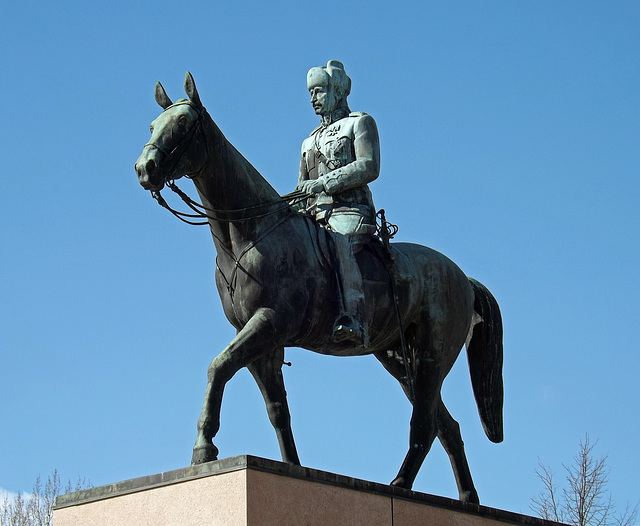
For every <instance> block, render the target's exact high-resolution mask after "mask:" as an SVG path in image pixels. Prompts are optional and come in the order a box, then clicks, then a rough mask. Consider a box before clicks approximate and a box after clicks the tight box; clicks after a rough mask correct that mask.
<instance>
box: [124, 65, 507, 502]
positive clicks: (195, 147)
mask: <svg viewBox="0 0 640 526" xmlns="http://www.w3.org/2000/svg"><path fill="white" fill-rule="evenodd" d="M329 65H331V63H329ZM312 71H313V70H312ZM316 73H317V72H316ZM349 84H350V83H349ZM310 85H311V88H317V87H318V86H321V84H318V83H317V82H315V80H314V79H312V82H311V83H310ZM325 87H326V86H325ZM185 91H186V93H187V95H188V96H189V98H188V99H180V100H178V101H176V102H175V103H172V101H171V100H170V99H169V97H168V96H167V94H166V92H165V90H164V88H163V87H162V86H161V85H160V83H158V84H156V101H157V102H158V104H160V106H162V108H163V109H164V111H163V113H162V114H161V115H160V116H159V117H158V118H157V119H155V120H154V121H153V123H152V133H151V139H150V140H149V142H148V143H147V144H146V145H145V146H144V148H143V151H142V154H141V155H140V157H139V158H138V160H137V162H136V172H137V174H138V178H139V181H140V184H141V185H142V186H143V187H144V188H145V189H147V190H150V191H151V192H152V193H153V194H154V196H155V197H156V198H157V199H158V201H159V202H160V203H161V204H164V200H163V199H162V196H161V195H160V190H162V189H163V188H164V187H165V186H169V187H170V188H172V189H174V190H175V191H177V192H179V190H178V189H177V187H175V185H174V183H173V181H174V180H177V179H179V178H180V177H182V176H185V175H186V176H188V177H189V178H190V179H192V180H193V183H194V185H195V187H196V190H197V192H198V195H199V196H200V199H201V202H202V206H203V208H198V206H197V204H196V203H194V202H193V201H190V200H189V199H188V198H187V197H186V196H184V198H185V201H186V202H187V203H188V204H189V205H190V206H191V207H192V209H193V210H194V212H199V213H194V214H192V215H193V216H198V215H199V216H200V217H204V219H205V220H206V223H207V224H208V225H209V228H210V231H211V234H212V236H213V241H214V244H215V247H216V250H217V254H218V257H217V265H216V273H215V276H216V285H217V288H218V292H219V294H220V298H221V300H222V305H223V308H224V312H225V315H226V317H227V319H228V320H229V322H230V323H231V324H232V325H233V326H234V327H235V328H236V330H237V335H236V337H235V338H234V339H233V340H232V341H231V343H230V344H229V345H228V346H227V347H226V348H225V349H224V350H223V351H222V352H221V353H220V354H219V355H218V356H217V357H216V358H215V359H214V360H213V361H212V362H211V365H210V366H209V370H208V383H207V388H206V393H205V399H204V404H203V407H202V413H201V416H200V419H199V420H198V435H197V439H196V443H195V446H194V448H193V456H192V464H200V463H203V462H208V461H212V460H215V459H216V458H217V455H218V450H217V448H216V447H215V445H214V444H213V441H212V440H213V438H214V437H215V435H216V433H217V432H218V429H219V427H220V407H221V403H222V393H223V390H224V386H225V384H226V383H227V382H228V381H229V380H230V379H231V378H232V377H233V375H234V374H235V373H236V372H237V371H238V370H239V369H241V368H242V367H247V368H248V369H249V371H250V372H251V374H252V375H253V377H254V378H255V380H256V382H257V384H258V386H259V388H260V390H261V392H262V394H263V397H264V400H265V403H266V406H267V411H268V414H269V418H270V420H271V423H272V424H273V426H274V428H275V431H276V435H277V437H278V442H279V445H280V451H281V454H282V459H283V461H285V462H288V463H292V464H300V461H299V459H298V453H297V450H296V446H295V443H294V439H293V433H292V430H291V424H290V415H289V408H288V404H287V398H286V393H285V388H284V382H283V378H282V371H281V367H282V364H283V361H284V348H285V347H301V348H304V349H308V350H311V351H314V352H318V353H322V354H328V355H340V356H356V355H362V354H373V355H374V356H375V357H376V358H377V359H378V360H379V361H380V362H381V363H382V365H383V366H384V367H385V368H386V370H387V371H388V372H389V373H391V374H392V375H393V376H394V377H395V378H396V379H397V380H398V382H399V383H400V385H401V386H402V388H403V389H404V391H405V393H406V394H407V396H408V397H409V399H410V401H411V403H412V404H413V415H412V417H411V427H410V435H409V440H410V443H409V450H408V452H407V454H406V457H405V459H404V462H403V464H402V466H401V468H400V470H399V472H398V475H397V476H396V478H395V479H394V480H393V482H392V483H391V484H392V485H395V486H400V487H404V488H411V486H412V484H413V481H414V479H415V477H416V475H417V473H418V470H419V469H420V466H421V465H422V462H423V461H424V458H425V456H426V455H427V453H428V451H429V449H430V447H431V445H432V443H433V441H434V439H435V437H436V436H437V437H438V438H439V440H440V442H441V443H442V445H443V447H444V448H445V450H446V451H447V453H448V455H449V458H450V459H451V464H452V467H453V471H454V474H455V478H456V482H457V484H458V490H459V498H460V499H461V500H463V501H468V502H478V495H477V492H476V489H475V487H474V484H473V481H472V478H471V473H470V471H469V466H468V464H467V459H466V456H465V452H464V445H463V442H462V438H461V435H460V429H459V426H458V423H457V422H456V421H455V420H454V419H453V418H452V417H451V415H450V414H449V412H448V410H447V408H446V407H445V405H444V403H443V402H442V399H441V397H440V389H441V387H442V383H443V381H444V378H445V377H446V375H447V374H448V373H449V371H450V370H451V367H452V366H453V364H454V362H455V361H456V358H457V357H458V355H459V353H460V351H461V349H462V346H463V345H465V342H466V345H467V356H468V361H469V368H470V373H471V380H472V385H473V389H474V394H475V398H476V402H477V404H478V410H479V413H480V418H481V420H482V424H483V427H484V429H485V432H486V434H487V436H488V438H489V439H490V440H492V441H494V442H500V441H501V440H502V437H503V430H502V402H503V386H502V321H501V315H500V311H499V308H498V305H497V303H496V301H495V299H494V298H493V296H492V295H491V293H490V292H489V291H488V290H487V289H486V287H484V286H483V285H482V284H481V283H479V282H478V281H475V280H473V279H470V278H467V276H465V274H464V273H463V272H462V271H461V270H460V269H459V268H458V267H457V266H456V265H455V264H454V263H453V262H452V261H450V260H449V259H448V258H446V257H445V256H444V255H442V254H440V253H438V252H436V251H435V250H432V249H430V248H427V247H424V246H420V245H415V244H409V243H392V244H391V249H390V250H391V255H392V257H393V260H394V261H395V270H394V272H393V274H394V276H395V277H396V280H395V285H396V286H395V289H396V291H397V308H398V312H399V314H400V318H401V319H402V326H403V327H404V331H403V336H404V340H405V341H406V344H407V351H408V352H407V356H406V358H405V357H403V352H402V344H401V340H402V338H401V335H400V330H399V328H398V327H399V324H398V322H397V319H396V318H395V317H394V315H393V312H394V297H393V294H391V292H390V290H391V287H390V283H389V280H388V279H387V280H386V281H385V279H384V275H385V273H386V268H385V265H384V264H383V256H382V255H383V254H384V251H383V250H382V248H381V246H380V244H379V243H375V242H371V243H368V244H367V245H366V250H361V251H360V252H359V253H358V254H357V259H358V260H360V262H361V265H362V267H361V268H362V269H363V273H364V275H365V278H367V277H370V278H372V279H371V280H370V279H365V280H364V281H363V288H362V295H363V302H362V305H363V307H362V312H359V313H356V314H358V315H359V316H361V319H360V320H358V322H360V323H362V324H363V325H365V326H366V332H367V334H366V336H367V341H366V342H364V341H358V342H354V341H351V340H350V339H349V338H346V339H342V338H339V337H338V338H337V337H336V334H335V331H334V329H335V327H334V324H335V322H336V320H338V319H339V317H340V316H341V315H342V314H344V310H345V309H344V308H343V307H344V306H343V305H341V303H342V297H341V294H340V292H339V288H340V281H341V280H340V279H338V278H337V277H336V269H335V264H332V259H333V256H332V251H331V250H329V248H328V247H330V246H331V244H332V241H333V243H335V238H337V237H339V236H340V235H341V234H340V233H335V232H331V231H330V230H331V229H327V228H323V227H321V226H319V224H318V222H317V220H316V219H317V217H316V218H314V217H310V216H309V215H307V214H301V213H298V212H297V211H296V209H295V208H294V207H293V206H290V205H289V204H288V202H294V203H295V202H301V201H302V200H304V199H307V198H308V195H309V194H312V195H313V197H312V198H311V201H314V200H316V202H317V200H318V199H317V198H316V196H318V197H322V191H324V193H325V194H326V195H328V196H331V191H330V190H329V187H330V183H327V184H324V185H323V186H322V189H323V190H322V191H320V192H318V190H320V188H319V187H316V188H313V187H312V185H313V184H314V183H313V181H316V182H317V181H318V179H320V178H321V176H322V174H320V173H319V175H318V177H317V178H316V179H315V180H314V179H313V178H312V177H308V178H305V173H307V172H308V171H309V170H308V166H307V165H305V166H304V167H301V177H300V185H299V187H298V191H297V192H293V193H292V194H290V195H289V196H288V197H287V198H286V199H283V198H282V197H281V196H279V195H278V193H277V192H276V191H275V190H274V189H273V188H272V187H271V186H270V185H269V183H268V182H267V181H266V180H265V179H264V178H263V177H262V176H261V175H260V174H259V173H258V172H257V170H256V169H255V168H254V167H253V166H251V164H250V163H249V162H248V161H247V160H246V159H245V158H244V157H243V156H242V155H241V154H240V153H239V152H238V151H237V150H236V149H235V148H234V147H233V146H232V145H231V144H230V143H229V142H228V141H227V140H226V138H225V137H224V135H223V134H222V132H221V131H220V130H219V128H218V127H217V126H216V124H215V123H214V122H213V120H212V119H211V117H210V116H209V114H208V113H207V111H206V109H205V108H204V107H203V105H202V102H201V101H200V97H199V95H198V92H197V90H196V86H195V83H194V81H193V77H192V76H191V74H190V73H187V76H186V79H185ZM325 95H326V94H325ZM312 97H313V93H312ZM316 97H317V93H316ZM312 102H313V100H312ZM345 102H346V99H345ZM316 105H317V104H316ZM316 105H314V107H315V106H316ZM318 113H320V112H318ZM320 115H321V117H323V118H324V115H323V114H322V113H320ZM366 120H367V121H368V124H367V123H363V124H364V125H367V126H369V130H370V131H371V130H373V129H374V127H375V123H374V122H373V119H371V120H370V121H369V119H366ZM323 133H326V132H323ZM371 133H372V132H371ZM312 137H313V135H312ZM326 142H327V141H325V142H322V141H321V143H320V144H321V147H320V151H321V152H323V151H326V148H324V147H323V145H326ZM305 143H306V141H305ZM371 144H373V143H372V142H370V143H369V147H368V150H369V151H370V152H373V153H374V155H373V157H375V156H377V155H378V154H377V153H376V152H375V151H374V150H375V148H371ZM305 151H309V150H307V149H306V148H305V146H304V145H303V160H304V161H305V163H306V160H305V159H304V154H305ZM324 155H326V153H325V154H324ZM349 155H353V153H351V154H349ZM356 157H357V156H356ZM375 162H377V157H375ZM329 171H330V170H329ZM329 171H326V172H325V174H327V173H329ZM374 171H375V170H374ZM375 175H376V176H377V171H376V173H375ZM305 181H311V182H308V183H305ZM307 184H308V185H309V186H307ZM365 184H366V183H365ZM360 187H361V186H360ZM326 190H329V191H328V192H327V191H326ZM308 207H309V201H305V202H303V208H308ZM182 218H183V219H186V220H187V221H190V220H191V218H185V216H184V214H183V215H182ZM338 243H339V242H338Z"/></svg>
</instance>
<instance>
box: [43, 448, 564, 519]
mask: <svg viewBox="0 0 640 526" xmlns="http://www.w3.org/2000/svg"><path fill="white" fill-rule="evenodd" d="M53 524H54V526H71V525H73V526H77V525H82V526H93V525H101V526H102V525H108V526H120V525H122V526H124V525H126V526H131V525H135V526H147V525H148V526H151V525H154V526H155V525H163V526H165V525H175V526H188V525H199V526H200V525H225V526H226V525H232V526H236V525H237V526H240V525H250V526H270V525H277V526H287V525H296V526H297V525H304V526H312V525H313V526H315V525H317V526H330V525H353V526H356V525H363V526H365V525H366V526H378V525H380V526H383V525H384V526H391V525H393V526H409V525H416V524H421V525H428V526H436V525H438V526H440V525H447V526H494V525H495V526H504V525H505V524H521V525H531V526H551V525H553V524H556V523H552V522H549V521H543V520H542V519H536V518H533V517H527V516H524V515H518V514H515V513H510V512H506V511H501V510H497V509H493V508H487V507H485V506H476V505H470V504H464V503H461V502H459V501H457V500H453V499H448V498H445V497H436V496H434V495H427V494H424V493H417V492H413V491H408V490H403V489H399V488H393V487H390V486H385V485H383V484H376V483H373V482H366V481H363V480H358V479H353V478H350V477H345V476H342V475H335V474H333V473H327V472H324V471H318V470H314V469H309V468H303V467H298V466H291V465H289V464H283V463H281V462H275V461H273V460H266V459H263V458H258V457H252V456H244V455H243V456H239V457H233V458H227V459H223V460H219V461H216V462H209V463H207V464H202V465H200V466H192V467H189V468H185V469H179V470H175V471H169V472H167V473H160V474H158V475H152V476H148V477H142V478H138V479H132V480H127V481H124V482H119V483H116V484H110V485H107V486H102V487H98V488H92V489H89V490H85V491H79V492H77V493H71V494H68V495H62V496H60V497H58V499H57V501H56V506H55V508H54V512H53Z"/></svg>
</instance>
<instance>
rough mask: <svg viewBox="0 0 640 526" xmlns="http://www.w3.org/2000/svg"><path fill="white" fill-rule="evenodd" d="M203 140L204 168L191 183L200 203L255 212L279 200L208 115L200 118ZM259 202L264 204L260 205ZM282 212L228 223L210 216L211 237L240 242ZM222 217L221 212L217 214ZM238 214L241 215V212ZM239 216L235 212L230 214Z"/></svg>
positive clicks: (217, 207) (235, 243) (257, 212)
mask: <svg viewBox="0 0 640 526" xmlns="http://www.w3.org/2000/svg"><path fill="white" fill-rule="evenodd" d="M203 132H204V135H205V137H204V140H205V144H206V148H207V154H208V156H207V157H208V158H207V161H206V162H205V165H204V167H203V168H202V170H201V171H200V173H199V174H198V175H197V177H194V184H195V186H196V189H197V191H198V194H199V195H200V199H201V200H202V204H203V205H204V206H206V207H207V208H209V209H213V210H219V211H223V210H236V211H237V210H243V209H249V210H247V214H251V212H252V210H251V209H253V210H255V213H256V215H260V214H262V213H264V212H265V211H268V207H267V206H266V205H268V204H269V203H275V202H277V201H278V200H279V198H280V196H279V194H278V193H277V192H276V191H275V190H274V188H273V187H272V186H271V185H270V184H269V183H268V182H267V180H266V179H265V178H264V177H262V175H260V173H259V172H258V170H256V169H255V168H254V167H253V166H252V165H251V163H250V162H249V161H247V159H245V157H244V156H243V155H242V154H241V153H240V152H238V150H236V149H235V147H234V146H233V145H232V144H231V143H230V142H229V141H228V140H227V139H226V137H225V136H224V135H223V133H222V132H221V131H220V129H219V128H218V126H217V125H216V124H215V122H213V120H212V119H211V117H210V116H209V115H208V114H207V115H206V117H205V119H204V121H203ZM260 205H265V207H264V208H261V207H260ZM282 214H283V212H280V213H276V214H274V215H273V216H269V218H266V219H263V218H257V219H250V220H247V221H242V222H239V223H238V222H234V223H228V222H225V221H216V220H215V219H210V220H209V224H210V226H211V231H212V233H213V234H214V240H215V238H216V237H218V238H219V239H218V241H222V242H224V243H225V244H226V245H228V246H230V245H241V244H242V243H243V242H245V241H250V238H251V237H252V235H254V236H255V234H256V233H259V232H260V231H261V230H262V229H263V228H264V227H265V226H266V227H268V226H269V225H270V224H272V223H273V222H274V221H279V220H280V218H281V217H282ZM220 215H221V216H223V217H224V215H225V214H224V213H222V214H220ZM240 215H242V214H241V213H240ZM233 216H234V217H238V213H236V214H234V215H233Z"/></svg>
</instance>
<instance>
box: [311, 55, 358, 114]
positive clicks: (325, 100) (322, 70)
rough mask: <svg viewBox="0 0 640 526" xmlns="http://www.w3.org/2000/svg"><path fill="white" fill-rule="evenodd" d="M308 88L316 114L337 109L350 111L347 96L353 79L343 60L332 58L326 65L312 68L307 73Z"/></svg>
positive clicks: (329, 112) (327, 112) (328, 112)
mask: <svg viewBox="0 0 640 526" xmlns="http://www.w3.org/2000/svg"><path fill="white" fill-rule="evenodd" d="M307 88H308V89H309V93H310V94H311V105H312V106H313V109H314V110H315V112H316V114H318V115H329V114H331V113H333V112H334V111H335V110H337V109H343V110H345V111H346V112H347V113H348V112H349V107H348V105H347V96H348V95H349V93H350V92H351V79H350V78H349V77H348V76H347V74H346V73H345V71H344V66H343V65H342V62H338V61H337V60H330V61H329V62H327V65H326V66H319V67H317V68H311V69H310V70H309V73H307Z"/></svg>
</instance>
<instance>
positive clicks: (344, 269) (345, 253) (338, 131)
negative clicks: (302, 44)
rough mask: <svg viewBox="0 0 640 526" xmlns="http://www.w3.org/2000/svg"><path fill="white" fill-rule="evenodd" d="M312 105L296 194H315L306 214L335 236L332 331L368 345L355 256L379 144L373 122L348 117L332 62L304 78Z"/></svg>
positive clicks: (370, 216) (342, 78)
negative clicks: (336, 303)
mask: <svg viewBox="0 0 640 526" xmlns="http://www.w3.org/2000/svg"><path fill="white" fill-rule="evenodd" d="M307 88H308V89H309V93H310V94H311V104H312V105H313V109H314V110H315V112H316V114H318V115H320V126H318V127H317V128H316V129H315V130H313V132H311V135H310V136H309V137H308V138H307V139H305V141H304V142H303V143H302V155H301V158H300V173H299V176H298V186H297V189H299V190H301V191H303V192H305V193H308V194H311V195H313V197H312V198H309V199H308V202H307V205H306V206H305V207H304V209H303V210H304V211H305V212H308V213H309V214H310V215H311V216H312V217H314V218H315V220H316V221H317V222H318V223H319V224H320V225H322V226H324V227H325V228H327V229H329V230H331V231H332V232H335V233H336V234H338V235H336V236H334V238H333V239H334V246H335V252H336V260H337V264H338V266H339V270H338V276H339V280H340V285H341V286H340V287H339V292H340V293H341V297H342V307H343V308H342V312H341V313H340V315H339V317H338V319H337V320H336V322H335V324H334V327H333V337H334V339H335V340H336V341H338V342H339V341H350V342H351V343H353V344H356V345H362V346H364V347H366V346H367V345H368V330H367V328H366V326H365V325H364V313H365V307H364V293H363V290H362V276H361V274H360V269H359V267H358V263H357V261H356V252H357V251H358V250H360V248H361V247H362V245H363V244H366V243H368V242H369V241H370V238H371V236H372V235H373V234H375V232H376V209H375V207H374V205H373V198H372V197H371V191H370V190H369V186H368V183H370V182H371V181H373V180H374V179H376V178H377V177H378V174H379V173H380V143H379V140H378V129H377V127H376V123H375V121H374V120H373V118H372V117H371V116H369V115H367V114H366V113H362V112H355V113H352V112H351V110H350V109H349V106H348V104H347V96H348V95H349V93H350V91H351V79H350V78H349V77H348V76H347V74H346V73H345V71H344V66H343V65H342V63H341V62H338V61H337V60H330V61H329V62H328V63H327V65H326V67H324V66H322V67H317V68H312V69H310V70H309V73H308V74H307Z"/></svg>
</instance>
